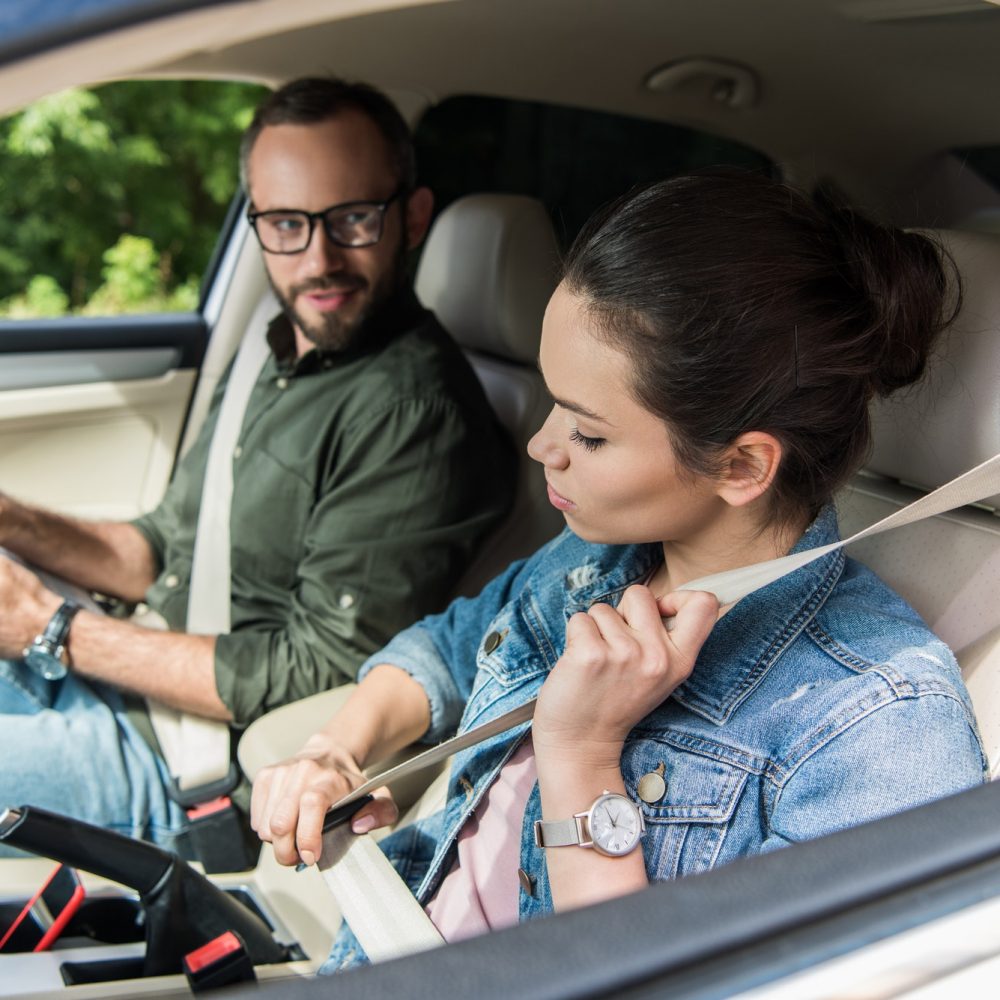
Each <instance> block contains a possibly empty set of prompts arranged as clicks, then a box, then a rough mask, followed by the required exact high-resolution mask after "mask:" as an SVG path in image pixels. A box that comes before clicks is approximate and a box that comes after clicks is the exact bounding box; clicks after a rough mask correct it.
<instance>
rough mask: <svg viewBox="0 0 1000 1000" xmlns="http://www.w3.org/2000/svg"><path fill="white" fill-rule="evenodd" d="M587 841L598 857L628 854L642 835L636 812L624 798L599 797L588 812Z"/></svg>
mask: <svg viewBox="0 0 1000 1000" xmlns="http://www.w3.org/2000/svg"><path fill="white" fill-rule="evenodd" d="M589 825H590V839H591V840H592V841H593V844H594V847H595V848H596V849H597V850H598V851H600V852H601V853H602V854H610V855H611V856H613V857H619V856H620V855H622V854H628V852H629V851H631V850H632V849H633V848H634V847H635V845H636V844H638V843H639V837H640V836H641V834H642V830H643V823H642V816H641V815H640V813H639V809H638V807H637V806H636V804H635V803H634V802H632V801H631V799H627V798H625V796H624V795H614V794H612V795H602V796H601V797H600V798H599V799H598V800H597V801H596V802H595V803H594V806H593V808H592V809H591V811H590V823H589Z"/></svg>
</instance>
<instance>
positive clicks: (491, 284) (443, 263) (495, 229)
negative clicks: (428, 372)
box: [415, 194, 563, 594]
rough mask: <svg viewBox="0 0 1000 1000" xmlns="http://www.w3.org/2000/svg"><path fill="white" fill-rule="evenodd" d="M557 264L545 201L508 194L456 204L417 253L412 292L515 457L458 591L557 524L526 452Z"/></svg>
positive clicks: (544, 398) (541, 412) (546, 403)
mask: <svg viewBox="0 0 1000 1000" xmlns="http://www.w3.org/2000/svg"><path fill="white" fill-rule="evenodd" d="M558 265H559V247H558V244H557V242H556V237H555V233H554V232H553V229H552V223H551V222H550V221H549V216H548V213H547V212H546V211H545V208H544V207H543V205H542V204H541V202H539V201H537V200H535V199H534V198H527V197H524V196H522V195H512V194H475V195H468V196H466V197H464V198H460V199H459V200H458V201H455V202H453V203H452V204H451V205H449V206H448V207H447V208H446V209H445V210H444V211H443V212H442V213H441V215H440V216H439V217H438V218H437V220H436V221H435V223H434V226H433V227H432V229H431V231H430V233H429V234H428V236H427V244H426V246H425V248H424V252H423V256H422V257H421V259H420V266H419V268H418V270H417V277H416V283H415V287H416V292H417V296H418V298H419V299H420V301H421V302H422V303H423V304H424V305H425V306H426V307H427V308H428V309H431V310H433V311H434V312H435V313H436V314H437V317H438V319H439V320H440V321H441V323H442V324H443V326H444V327H445V329H446V330H448V331H449V332H450V333H451V335H452V336H453V337H454V338H455V339H456V340H457V341H458V342H459V344H461V346H462V348H463V350H464V351H465V353H466V355H467V357H468V358H469V361H470V362H471V364H472V367H473V368H474V369H475V371H476V374H477V375H478V376H479V380H480V381H481V382H482V384H483V388H484V389H485V390H486V395H487V397H488V398H489V400H490V403H491V404H492V406H493V409H494V410H495V411H496V414H497V416H498V418H499V419H500V421H501V423H502V424H503V425H504V427H506V429H507V431H508V433H509V434H510V436H511V438H512V440H513V442H514V445H515V447H516V448H517V450H518V454H519V459H520V461H519V465H518V481H517V491H516V493H515V498H514V505H513V508H512V510H511V512H510V514H509V515H508V516H507V518H506V520H505V521H504V522H503V524H502V525H501V526H500V527H499V528H498V529H497V530H496V531H495V532H494V533H493V535H492V536H491V537H490V538H489V539H487V541H486V542H485V544H484V545H483V547H482V548H481V550H480V553H479V555H478V556H477V558H476V559H475V560H474V562H473V564H472V565H471V566H470V567H469V569H468V570H467V571H466V574H465V576H464V577H463V579H462V581H461V582H460V584H459V587H458V592H459V593H463V594H469V593H475V592H477V591H478V590H479V589H480V588H481V587H482V585H483V584H484V583H486V582H487V581H489V580H490V579H491V578H492V577H493V576H495V575H496V574H497V573H498V572H500V571H501V570H502V569H504V567H506V566H507V564H508V563H510V562H511V560H513V559H515V558H518V557H520V556H525V555H529V554H530V553H532V552H534V551H535V549H537V548H538V547H539V546H540V545H542V544H543V543H544V542H546V541H548V540H549V539H550V538H552V537H553V535H555V534H557V533H558V532H559V531H560V530H561V529H562V526H563V520H562V516H561V515H560V514H559V513H558V511H556V510H555V508H553V507H552V505H551V504H550V503H549V502H548V499H547V496H546V490H545V476H544V473H543V471H542V468H541V466H540V465H539V464H538V463H537V462H534V461H532V460H531V459H530V458H528V456H527V454H526V448H527V444H528V440H529V439H530V438H531V436H532V435H533V434H534V433H535V431H537V430H538V428H539V427H540V426H541V425H542V422H543V421H544V420H545V417H546V415H547V414H548V411H549V408H550V406H551V405H552V404H551V401H550V400H549V397H548V394H547V393H546V391H545V383H544V382H543V381H542V377H541V375H540V374H539V373H538V368H537V359H538V345H539V341H540V338H541V331H542V317H543V315H544V313H545V306H546V304H547V303H548V300H549V297H550V296H551V294H552V292H553V290H554V289H555V286H556V278H557V273H558Z"/></svg>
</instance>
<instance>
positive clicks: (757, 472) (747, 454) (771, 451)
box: [718, 431, 781, 507]
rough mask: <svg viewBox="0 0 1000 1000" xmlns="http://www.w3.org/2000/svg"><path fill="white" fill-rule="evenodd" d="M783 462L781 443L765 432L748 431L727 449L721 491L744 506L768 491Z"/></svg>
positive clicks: (723, 495)
mask: <svg viewBox="0 0 1000 1000" xmlns="http://www.w3.org/2000/svg"><path fill="white" fill-rule="evenodd" d="M780 464H781V442H780V441H779V440H778V439H777V438H776V437H775V436H774V435H773V434H767V433H765V432H764V431H747V432H746V433H745V434H741V435H740V436H739V437H738V438H737V439H736V440H735V441H734V442H733V443H732V444H731V445H730V446H729V448H727V449H726V452H725V454H724V455H723V468H722V475H721V476H720V478H719V488H718V494H719V496H720V497H722V499H723V500H725V501H726V503H728V504H729V505H730V506H732V507H742V506H744V505H746V504H748V503H751V502H752V501H753V500H756V499H757V498H758V497H759V496H762V495H763V494H764V493H766V492H767V490H768V487H769V486H770V485H771V483H772V482H773V481H774V477H775V476H776V475H777V473H778V466H779V465H780Z"/></svg>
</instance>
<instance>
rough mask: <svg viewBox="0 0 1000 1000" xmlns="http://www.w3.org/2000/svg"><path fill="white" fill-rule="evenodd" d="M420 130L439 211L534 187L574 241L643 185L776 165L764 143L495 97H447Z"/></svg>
mask: <svg viewBox="0 0 1000 1000" xmlns="http://www.w3.org/2000/svg"><path fill="white" fill-rule="evenodd" d="M415 138H416V146H417V163H418V164H419V169H420V174H421V178H422V179H423V181H424V183H427V184H429V185H430V187H431V188H432V189H433V190H434V195H435V201H436V205H435V209H436V211H438V212H440V210H441V209H443V208H444V207H445V206H447V205H448V204H450V203H451V202H452V201H454V200H455V199H456V198H459V197H461V196H462V195H464V194H469V193H472V192H476V191H501V192H508V193H512V194H527V195H532V196H534V197H536V198H539V199H540V200H541V201H542V202H543V203H544V204H545V205H546V207H547V208H548V209H549V211H550V213H551V214H552V220H553V224H554V226H555V229H556V232H557V233H558V235H559V237H560V239H561V240H562V241H563V242H564V243H566V244H568V243H569V241H571V240H572V238H573V237H574V236H575V235H576V233H577V231H578V230H579V229H580V227H581V226H582V225H583V223H584V222H585V221H586V220H587V218H588V217H589V216H590V215H591V213H592V212H593V211H594V209H596V208H597V207H598V206H600V205H602V204H604V203H605V202H607V201H610V200H611V199H612V198H615V197H617V196H618V195H620V194H622V193H624V192H625V191H627V190H628V189H629V188H630V187H632V186H633V185H635V184H640V183H642V182H644V181H652V180H661V179H662V178H664V177H669V176H671V175H674V174H678V173H682V172H684V171H686V170H692V169H696V168H698V167H707V166H721V165H726V166H729V165H733V166H741V167H746V168H749V169H754V170H765V171H770V170H771V169H772V164H771V161H770V160H769V159H767V157H765V156H763V155H762V154H760V153H758V152H756V151H755V150H752V149H749V148H747V147H746V146H743V145H740V144H739V143H735V142H732V141H730V140H727V139H722V138H719V137H718V136H714V135H710V134H707V133H704V132H699V131H696V130H694V129H689V128H683V127H680V126H677V125H667V124H664V123H663V122H656V121H650V120H646V119H639V118H628V117H624V116H622V115H613V114H605V113H602V112H597V111H588V110H584V109H581V108H571V107H562V106H558V105H552V104H542V103H537V102H531V101H513V100H502V99H499V98H493V97H478V96H463V97H453V98H450V99H448V100H446V101H442V102H441V104H438V105H436V106H434V107H432V108H430V109H429V110H428V111H427V112H426V113H425V114H424V115H423V117H422V118H421V120H420V121H419V122H418V124H417V127H416V133H415Z"/></svg>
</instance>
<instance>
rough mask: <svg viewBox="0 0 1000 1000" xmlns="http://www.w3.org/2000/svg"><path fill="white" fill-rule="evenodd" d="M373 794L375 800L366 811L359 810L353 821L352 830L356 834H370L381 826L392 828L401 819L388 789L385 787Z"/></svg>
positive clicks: (367, 806)
mask: <svg viewBox="0 0 1000 1000" xmlns="http://www.w3.org/2000/svg"><path fill="white" fill-rule="evenodd" d="M372 794H373V795H374V796H375V798H374V800H373V801H372V802H369V803H368V805H366V806H365V807H364V809H359V810H358V811H357V812H356V813H355V814H354V817H353V818H352V819H351V829H352V830H353V831H354V832H355V833H369V832H370V831H372V830H377V829H378V828H379V827H380V826H391V825H392V824H393V823H395V822H396V820H397V819H399V809H398V807H397V806H396V803H395V800H394V799H393V797H392V793H391V792H390V791H389V789H388V788H386V787H384V786H383V787H382V788H378V789H376V790H375V791H374V792H373V793H372Z"/></svg>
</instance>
